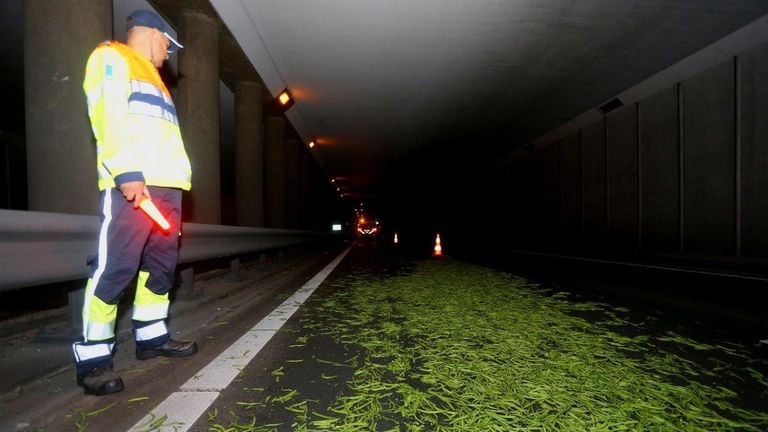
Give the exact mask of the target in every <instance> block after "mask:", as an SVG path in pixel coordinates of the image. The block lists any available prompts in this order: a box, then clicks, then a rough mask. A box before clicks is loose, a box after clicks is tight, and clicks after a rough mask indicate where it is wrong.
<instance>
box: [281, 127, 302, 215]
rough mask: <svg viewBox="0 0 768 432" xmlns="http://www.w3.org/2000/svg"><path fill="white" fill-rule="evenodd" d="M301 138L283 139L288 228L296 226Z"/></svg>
mask: <svg viewBox="0 0 768 432" xmlns="http://www.w3.org/2000/svg"><path fill="white" fill-rule="evenodd" d="M301 145H302V144H301V140H298V139H293V138H291V139H288V140H286V141H285V181H286V194H285V195H286V209H285V212H286V214H287V219H288V228H298V227H299V225H300V222H299V212H300V206H301V194H300V189H299V187H300V183H299V150H301V148H300V146H301Z"/></svg>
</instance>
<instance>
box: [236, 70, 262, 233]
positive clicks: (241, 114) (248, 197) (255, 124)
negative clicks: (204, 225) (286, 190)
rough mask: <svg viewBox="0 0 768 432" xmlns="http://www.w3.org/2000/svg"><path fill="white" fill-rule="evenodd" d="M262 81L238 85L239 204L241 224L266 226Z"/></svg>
mask: <svg viewBox="0 0 768 432" xmlns="http://www.w3.org/2000/svg"><path fill="white" fill-rule="evenodd" d="M263 111H264V110H263V102H262V89H261V86H260V85H259V84H258V83H255V82H246V81H241V82H239V83H237V84H236V85H235V207H236V208H237V224H238V225H240V226H254V227H263V226H264V114H263Z"/></svg>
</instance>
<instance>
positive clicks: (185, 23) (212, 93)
mask: <svg viewBox="0 0 768 432" xmlns="http://www.w3.org/2000/svg"><path fill="white" fill-rule="evenodd" d="M218 30H219V29H218V26H217V25H216V23H215V21H214V20H213V19H211V18H209V17H207V16H205V15H202V14H198V13H194V12H189V13H184V14H182V15H181V19H180V23H179V42H181V44H182V45H184V48H183V49H181V50H179V54H178V55H179V84H178V90H177V95H178V96H177V100H176V101H174V102H175V104H176V109H177V111H178V114H179V122H180V125H181V136H182V137H183V138H184V145H185V146H186V149H187V154H188V155H189V159H190V161H191V163H192V192H191V193H190V194H186V195H185V196H184V220H188V221H191V222H197V223H205V224H214V225H216V224H220V223H221V173H220V171H221V167H220V166H219V158H220V146H219V33H218Z"/></svg>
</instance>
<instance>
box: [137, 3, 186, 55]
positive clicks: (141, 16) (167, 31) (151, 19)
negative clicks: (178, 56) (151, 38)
mask: <svg viewBox="0 0 768 432" xmlns="http://www.w3.org/2000/svg"><path fill="white" fill-rule="evenodd" d="M135 26H140V27H149V28H153V29H158V30H160V31H161V32H163V34H164V35H165V37H167V38H168V40H169V41H171V44H170V45H169V46H168V52H169V53H173V52H175V51H176V50H177V49H179V48H184V46H183V45H182V44H180V43H179V42H178V41H176V39H174V38H173V36H171V31H172V30H171V26H169V25H168V23H166V22H165V20H164V19H162V18H160V15H158V14H156V13H154V12H152V11H148V10H137V11H133V12H132V13H131V14H130V15H128V18H127V19H126V20H125V30H126V31H128V30H130V29H132V28H133V27H135Z"/></svg>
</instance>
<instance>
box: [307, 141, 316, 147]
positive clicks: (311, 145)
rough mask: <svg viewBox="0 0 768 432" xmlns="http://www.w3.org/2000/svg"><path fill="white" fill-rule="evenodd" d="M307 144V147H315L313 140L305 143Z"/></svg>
mask: <svg viewBox="0 0 768 432" xmlns="http://www.w3.org/2000/svg"><path fill="white" fill-rule="evenodd" d="M307 146H308V147H309V148H315V142H314V141H310V142H309V144H307Z"/></svg>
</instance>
